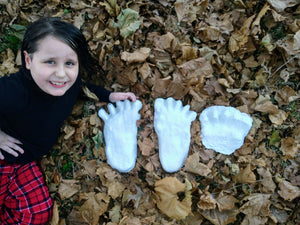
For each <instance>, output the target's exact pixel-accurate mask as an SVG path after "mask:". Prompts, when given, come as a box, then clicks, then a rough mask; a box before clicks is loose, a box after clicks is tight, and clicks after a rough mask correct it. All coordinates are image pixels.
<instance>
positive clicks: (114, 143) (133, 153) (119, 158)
mask: <svg viewBox="0 0 300 225" xmlns="http://www.w3.org/2000/svg"><path fill="white" fill-rule="evenodd" d="M116 105H117V106H116V108H115V107H114V105H113V104H108V110H109V113H110V114H108V113H106V111H105V110H104V109H100V110H99V112H98V115H99V117H100V118H101V119H102V120H103V121H104V123H105V124H104V139H105V145H106V146H105V152H106V158H107V163H108V164H109V165H110V166H111V167H112V168H114V169H116V170H118V171H120V172H123V173H126V172H129V171H130V170H132V169H133V168H134V166H135V162H136V157H137V125H136V121H137V120H138V119H140V114H139V110H140V109H141V108H142V103H141V101H138V100H137V101H136V102H130V101H129V100H125V101H119V102H117V103H116Z"/></svg>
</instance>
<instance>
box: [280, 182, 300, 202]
mask: <svg viewBox="0 0 300 225" xmlns="http://www.w3.org/2000/svg"><path fill="white" fill-rule="evenodd" d="M278 186H279V188H280V190H279V191H278V194H279V195H280V196H281V197H282V198H283V199H284V200H288V201H292V200H294V199H295V198H297V197H299V196H300V188H299V187H296V186H293V185H292V184H291V183H290V182H288V181H283V182H281V183H280V184H279V185H278Z"/></svg>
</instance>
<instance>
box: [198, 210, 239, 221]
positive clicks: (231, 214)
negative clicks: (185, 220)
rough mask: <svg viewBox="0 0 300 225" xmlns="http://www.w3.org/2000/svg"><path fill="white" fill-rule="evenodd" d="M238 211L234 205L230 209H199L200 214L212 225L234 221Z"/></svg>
mask: <svg viewBox="0 0 300 225" xmlns="http://www.w3.org/2000/svg"><path fill="white" fill-rule="evenodd" d="M238 213H239V210H238V209H237V208H236V207H234V208H233V209H231V210H223V211H222V212H220V211H219V210H218V209H211V210H201V211H200V214H201V215H202V216H203V217H205V218H206V219H207V220H209V221H210V222H211V223H212V224H214V225H226V224H230V223H233V222H235V221H236V216H237V214H238Z"/></svg>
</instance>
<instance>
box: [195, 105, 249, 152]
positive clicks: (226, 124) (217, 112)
mask: <svg viewBox="0 0 300 225" xmlns="http://www.w3.org/2000/svg"><path fill="white" fill-rule="evenodd" d="M199 119H200V122H201V136H202V143H203V145H204V146H205V147H206V148H207V149H213V150H215V151H217V152H219V153H222V154H225V155H230V154H231V153H233V152H234V151H235V150H236V149H238V148H240V147H241V146H242V145H243V143H244V138H245V137H246V135H247V134H248V132H249V130H250V128H251V126H252V118H251V117H250V116H249V115H248V114H246V113H241V112H240V111H239V110H238V109H236V108H233V107H230V106H210V107H208V108H206V109H204V110H203V111H202V112H201V114H200V117H199Z"/></svg>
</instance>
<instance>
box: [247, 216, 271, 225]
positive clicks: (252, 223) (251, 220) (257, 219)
mask: <svg viewBox="0 0 300 225" xmlns="http://www.w3.org/2000/svg"><path fill="white" fill-rule="evenodd" d="M267 222H268V217H261V216H252V215H251V216H249V215H246V216H245V218H244V219H243V221H242V223H241V225H258V224H261V225H263V224H267Z"/></svg>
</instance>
